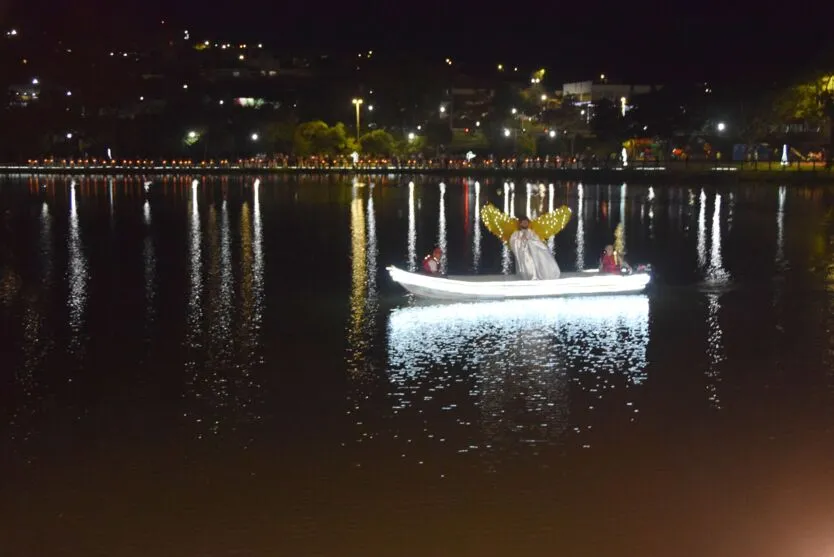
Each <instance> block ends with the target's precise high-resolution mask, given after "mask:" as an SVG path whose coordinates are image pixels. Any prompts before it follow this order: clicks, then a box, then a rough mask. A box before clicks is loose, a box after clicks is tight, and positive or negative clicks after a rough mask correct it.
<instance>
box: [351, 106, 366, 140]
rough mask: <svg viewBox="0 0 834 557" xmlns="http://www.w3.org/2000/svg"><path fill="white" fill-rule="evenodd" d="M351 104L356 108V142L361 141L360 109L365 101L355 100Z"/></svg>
mask: <svg viewBox="0 0 834 557" xmlns="http://www.w3.org/2000/svg"><path fill="white" fill-rule="evenodd" d="M351 102H352V103H353V106H354V107H356V141H359V132H360V128H359V107H361V106H362V103H363V102H364V101H363V100H362V99H353V101H351Z"/></svg>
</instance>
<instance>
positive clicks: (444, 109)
mask: <svg viewBox="0 0 834 557" xmlns="http://www.w3.org/2000/svg"><path fill="white" fill-rule="evenodd" d="M444 112H446V107H445V106H443V105H442V104H441V105H440V113H441V114H443V113H444Z"/></svg>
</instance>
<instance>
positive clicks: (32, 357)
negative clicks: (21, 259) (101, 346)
mask: <svg viewBox="0 0 834 557" xmlns="http://www.w3.org/2000/svg"><path fill="white" fill-rule="evenodd" d="M39 220H40V235H39V239H38V247H39V250H38V251H39V253H38V259H39V267H40V273H41V277H40V288H38V289H37V290H35V292H34V293H33V294H32V295H30V296H28V297H27V299H26V301H27V304H26V308H25V311H24V314H23V321H22V324H23V357H24V359H23V365H22V366H20V367H19V368H18V369H17V370H16V372H15V380H16V383H17V386H18V387H19V388H20V390H21V392H22V393H23V395H24V399H25V402H24V403H23V404H21V405H19V406H17V407H16V408H14V410H13V411H12V414H11V416H10V419H9V426H10V428H11V431H10V437H11V438H12V439H21V440H26V439H29V438H30V436H31V435H32V433H33V426H34V423H33V419H34V417H35V416H36V415H37V413H38V411H39V409H40V406H41V405H40V404H39V403H38V397H37V393H36V389H37V387H38V376H39V373H40V372H41V371H42V370H43V366H44V362H45V360H46V358H47V355H48V354H49V352H50V351H51V350H52V347H53V345H54V342H53V340H52V338H53V335H52V334H50V333H49V331H48V330H45V329H46V328H47V323H48V321H47V319H46V318H45V316H46V309H47V308H48V307H49V301H50V296H49V294H50V293H51V292H52V289H53V285H52V272H53V262H52V258H53V254H52V216H51V215H50V213H49V205H48V204H47V203H46V202H44V203H43V204H42V205H41V212H40V217H39ZM18 432H19V433H18Z"/></svg>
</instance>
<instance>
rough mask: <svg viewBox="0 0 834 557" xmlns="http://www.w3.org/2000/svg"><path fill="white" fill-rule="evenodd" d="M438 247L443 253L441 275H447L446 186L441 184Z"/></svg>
mask: <svg viewBox="0 0 834 557" xmlns="http://www.w3.org/2000/svg"><path fill="white" fill-rule="evenodd" d="M437 229H438V230H437V245H438V246H439V247H440V249H441V250H442V251H443V255H441V256H440V273H441V274H444V275H445V274H446V267H447V262H448V255H447V253H446V184H444V183H443V182H440V216H439V217H438V219H437Z"/></svg>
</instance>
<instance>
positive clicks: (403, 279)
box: [388, 266, 651, 300]
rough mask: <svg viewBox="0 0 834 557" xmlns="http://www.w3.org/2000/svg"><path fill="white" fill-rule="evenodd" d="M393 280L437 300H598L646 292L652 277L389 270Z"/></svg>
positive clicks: (638, 275) (643, 274)
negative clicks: (468, 274) (526, 276)
mask: <svg viewBox="0 0 834 557" xmlns="http://www.w3.org/2000/svg"><path fill="white" fill-rule="evenodd" d="M388 272H389V274H390V275H391V279H392V280H394V282H396V283H398V284H399V285H400V286H402V287H403V288H405V289H406V290H407V291H409V292H411V293H412V294H414V295H415V296H420V297H422V298H431V299H434V300H509V299H525V298H528V299H529V298H556V297H563V296H598V295H610V294H635V293H640V292H643V291H644V290H645V289H646V286H647V285H648V284H649V281H650V280H651V277H650V276H649V274H648V273H636V274H631V275H603V274H599V273H595V272H590V273H571V274H565V275H563V276H562V277H561V278H558V279H555V280H519V279H517V278H513V277H508V276H505V275H498V276H472V277H448V278H446V277H434V276H430V275H425V274H418V273H410V272H408V271H403V270H402V269H398V268H397V267H393V266H392V267H388Z"/></svg>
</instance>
